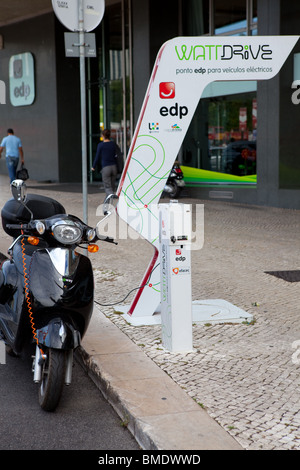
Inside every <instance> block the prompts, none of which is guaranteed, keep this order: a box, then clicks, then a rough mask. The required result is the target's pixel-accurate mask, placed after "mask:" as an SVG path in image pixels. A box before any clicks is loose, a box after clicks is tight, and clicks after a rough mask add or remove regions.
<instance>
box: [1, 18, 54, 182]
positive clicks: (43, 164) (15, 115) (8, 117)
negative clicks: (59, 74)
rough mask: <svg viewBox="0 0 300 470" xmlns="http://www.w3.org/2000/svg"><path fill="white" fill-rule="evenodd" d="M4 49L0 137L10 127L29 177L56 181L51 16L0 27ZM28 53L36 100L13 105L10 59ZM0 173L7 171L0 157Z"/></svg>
mask: <svg viewBox="0 0 300 470" xmlns="http://www.w3.org/2000/svg"><path fill="white" fill-rule="evenodd" d="M1 34H2V35H3V38H4V49H2V50H0V79H1V80H3V81H4V82H5V84H6V104H5V105H0V136H1V138H2V137H3V136H4V135H6V130H7V128H8V127H12V128H13V129H14V130H15V134H17V135H18V136H19V137H20V138H21V139H22V142H23V147H24V152H25V162H26V165H27V167H28V169H29V173H30V177H31V178H33V179H37V180H58V177H59V172H58V145H57V121H56V110H57V100H56V61H55V40H54V15H52V14H47V15H43V16H41V17H39V18H34V19H31V20H27V21H24V22H22V23H18V24H13V25H11V26H6V27H3V28H1ZM23 52H31V53H32V54H33V56H34V62H35V94H36V97H35V101H34V103H33V104H32V105H31V106H18V107H14V106H12V105H11V103H10V99H9V70H8V65H9V59H10V57H11V56H12V55H15V54H19V53H23ZM0 172H1V173H3V174H5V173H6V172H7V170H6V165H5V160H4V158H1V160H0Z"/></svg>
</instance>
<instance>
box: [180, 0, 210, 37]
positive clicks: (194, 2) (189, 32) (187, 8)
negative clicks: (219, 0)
mask: <svg viewBox="0 0 300 470" xmlns="http://www.w3.org/2000/svg"><path fill="white" fill-rule="evenodd" d="M182 4H183V11H182V19H183V36H201V35H203V34H208V33H209V0H185V1H184V2H182Z"/></svg>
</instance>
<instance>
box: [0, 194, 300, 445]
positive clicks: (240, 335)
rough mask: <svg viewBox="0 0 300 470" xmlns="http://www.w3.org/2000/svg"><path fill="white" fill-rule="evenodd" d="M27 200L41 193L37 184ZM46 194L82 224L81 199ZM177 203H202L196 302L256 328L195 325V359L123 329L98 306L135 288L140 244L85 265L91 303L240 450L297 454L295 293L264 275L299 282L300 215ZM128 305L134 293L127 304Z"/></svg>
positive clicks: (299, 368)
mask: <svg viewBox="0 0 300 470" xmlns="http://www.w3.org/2000/svg"><path fill="white" fill-rule="evenodd" d="M30 192H41V189H38V185H37V186H36V187H33V188H30ZM46 193H47V195H49V196H51V197H54V198H57V199H58V200H60V202H62V203H63V204H64V206H65V207H66V210H67V211H72V212H73V213H74V207H76V209H77V210H76V215H78V216H79V217H81V216H82V212H81V206H82V200H81V194H80V192H74V191H72V189H71V188H70V189H69V190H68V188H66V190H64V191H63V192H62V191H61V190H58V189H57V188H56V187H54V186H53V189H51V185H49V187H48V188H47V191H46ZM46 193H45V192H44V194H46ZM102 200H103V194H101V191H100V190H99V194H98V193H97V192H96V193H95V191H93V193H92V194H89V223H90V224H91V225H94V224H95V223H96V222H97V221H98V220H99V217H97V216H96V208H97V206H98V204H100V203H101V202H102ZM164 202H166V201H164ZM180 202H184V203H193V204H196V203H204V212H205V236H204V239H205V241H204V246H203V248H202V249H201V250H198V251H193V256H192V273H193V274H192V294H193V300H204V299H223V300H226V301H228V302H230V303H232V304H234V305H236V306H237V307H240V308H242V309H244V310H245V311H247V312H249V313H251V314H252V315H253V316H254V321H253V323H252V324H221V325H209V324H206V325H200V324H194V325H193V346H194V349H195V351H194V352H192V353H188V354H174V353H170V352H168V351H166V350H164V349H163V348H162V345H161V327H160V325H155V326H140V327H136V326H131V325H129V324H128V323H126V321H125V320H124V318H123V317H122V315H120V314H118V313H115V311H114V309H113V307H107V306H106V307H105V306H104V305H107V304H112V303H116V304H118V303H120V300H122V299H123V297H124V296H125V295H126V294H127V292H128V291H129V290H130V289H132V288H133V287H137V286H139V284H140V282H141V279H142V275H143V273H144V271H145V269H146V266H147V265H148V262H149V260H150V257H151V253H152V247H151V246H149V244H148V243H147V242H145V241H143V240H132V239H128V240H119V244H118V246H114V245H110V244H101V246H100V251H99V253H98V254H97V255H93V256H92V258H91V260H92V263H93V268H94V273H95V285H96V295H95V301H96V303H98V306H99V308H100V310H101V311H102V312H103V313H105V314H106V315H107V316H108V317H109V318H110V319H111V321H112V322H114V323H115V324H116V325H117V326H118V327H119V328H120V329H121V330H122V331H123V332H124V333H126V334H127V335H128V337H129V338H130V339H131V340H132V341H133V342H135V343H136V344H137V345H139V347H140V348H141V349H142V350H143V351H144V352H145V354H146V355H148V356H149V357H150V358H151V359H152V360H153V361H154V362H155V363H156V364H158V365H159V366H160V367H161V368H162V369H163V370H164V371H165V372H166V373H167V374H169V375H170V377H171V378H172V379H173V380H174V381H175V382H177V383H178V384H179V385H180V386H181V387H182V388H183V389H184V390H185V391H186V393H187V394H188V395H189V396H190V397H191V398H192V399H194V400H195V401H196V402H197V403H198V404H199V406H201V407H203V408H205V410H206V411H207V413H208V414H209V415H210V416H211V417H213V418H214V419H215V420H216V421H217V422H218V423H219V424H220V425H221V426H222V427H223V428H224V429H225V430H226V431H227V432H228V433H230V434H231V435H232V436H234V438H235V439H236V440H237V442H239V443H240V444H241V445H242V447H243V448H244V449H252V450H256V449H264V450H270V449H274V450H284V449H297V450H300V375H299V373H300V325H299V320H300V308H299V287H300V284H299V281H295V282H289V281H286V280H284V279H281V278H279V277H277V276H275V275H272V274H267V272H278V271H281V272H284V273H286V272H287V271H295V274H297V273H298V274H299V272H300V254H299V253H300V250H299V248H300V239H299V233H300V211H294V210H286V209H276V208H265V207H256V206H255V207H254V206H247V205H238V204H230V203H226V202H223V201H221V202H219V201H199V200H195V199H189V198H184V199H182V200H181V201H180ZM1 236H3V233H2V232H1ZM4 236H5V235H4ZM7 238H8V237H7ZM132 299H133V294H131V295H130V296H129V297H128V299H127V300H126V302H127V303H130V302H131V300H132ZM103 304H104V305H103Z"/></svg>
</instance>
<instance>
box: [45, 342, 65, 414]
mask: <svg viewBox="0 0 300 470" xmlns="http://www.w3.org/2000/svg"><path fill="white" fill-rule="evenodd" d="M65 370H66V353H65V351H63V350H61V349H52V348H50V349H48V350H47V357H46V360H45V362H44V364H43V368H42V378H41V382H40V385H39V404H40V406H41V408H42V409H43V410H45V411H54V410H55V409H56V407H57V405H58V403H59V400H60V397H61V394H62V389H63V385H64V381H65Z"/></svg>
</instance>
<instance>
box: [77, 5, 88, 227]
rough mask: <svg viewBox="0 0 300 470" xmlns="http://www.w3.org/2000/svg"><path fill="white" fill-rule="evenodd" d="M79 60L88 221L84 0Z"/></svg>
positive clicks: (83, 161)
mask: <svg viewBox="0 0 300 470" xmlns="http://www.w3.org/2000/svg"><path fill="white" fill-rule="evenodd" d="M78 18H79V28H78V29H79V44H80V47H79V51H80V55H79V60H80V95H81V149H82V199H83V221H84V222H85V223H86V224H87V223H88V208H87V142H86V94H85V93H86V85H85V50H84V13H83V0H79V16H78Z"/></svg>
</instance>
